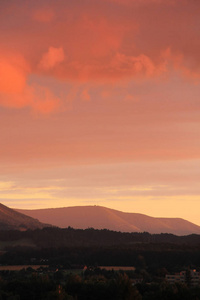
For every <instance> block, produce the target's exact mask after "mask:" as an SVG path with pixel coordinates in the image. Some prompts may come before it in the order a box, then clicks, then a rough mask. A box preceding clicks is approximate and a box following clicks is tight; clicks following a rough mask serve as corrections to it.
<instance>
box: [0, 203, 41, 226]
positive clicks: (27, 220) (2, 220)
mask: <svg viewBox="0 0 200 300" xmlns="http://www.w3.org/2000/svg"><path fill="white" fill-rule="evenodd" d="M45 226H46V225H45V224H42V223H41V222H39V221H38V220H36V219H33V218H32V217H29V216H27V215H24V214H22V213H20V212H17V211H15V210H14V209H11V208H9V207H7V206H5V205H3V204H1V203H0V230H11V229H16V230H27V229H36V228H40V229H41V228H43V227H45Z"/></svg>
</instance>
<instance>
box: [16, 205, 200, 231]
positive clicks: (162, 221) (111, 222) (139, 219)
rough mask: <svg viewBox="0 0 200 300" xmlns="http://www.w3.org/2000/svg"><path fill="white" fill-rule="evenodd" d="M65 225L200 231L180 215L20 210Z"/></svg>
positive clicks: (89, 208) (81, 209)
mask: <svg viewBox="0 0 200 300" xmlns="http://www.w3.org/2000/svg"><path fill="white" fill-rule="evenodd" d="M17 211H18V212H21V213H23V214H26V215H28V216H31V217H33V218H37V219H38V220H39V221H40V222H43V223H49V224H52V225H55V226H58V227H61V228H66V227H68V226H71V227H73V228H80V229H86V228H89V227H93V228H95V229H104V228H106V229H109V230H115V231H121V232H144V231H146V232H149V233H173V234H176V235H188V234H192V233H196V234H200V226H197V225H195V224H193V223H191V222H188V221H186V220H184V219H180V218H154V217H149V216H147V215H143V214H138V213H124V212H121V211H117V210H114V209H109V208H106V207H102V206H75V207H63V208H50V209H37V210H17Z"/></svg>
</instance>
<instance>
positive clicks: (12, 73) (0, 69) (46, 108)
mask: <svg viewBox="0 0 200 300" xmlns="http://www.w3.org/2000/svg"><path fill="white" fill-rule="evenodd" d="M30 73H31V69H30V66H29V64H28V63H27V61H26V60H25V59H24V58H23V56H21V55H18V54H9V55H6V54H1V56H0V105H1V106H4V107H10V108H22V107H30V108H32V109H33V110H34V111H37V112H40V113H51V112H53V111H55V110H56V109H57V108H58V106H59V104H60V99H59V98H58V97H56V96H55V95H53V93H52V92H51V91H50V89H49V88H47V87H42V86H37V87H34V86H33V85H30V84H28V83H27V80H28V76H29V74H30Z"/></svg>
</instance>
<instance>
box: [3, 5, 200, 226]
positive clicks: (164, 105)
mask: <svg viewBox="0 0 200 300" xmlns="http://www.w3.org/2000/svg"><path fill="white" fill-rule="evenodd" d="M199 9H200V2H199V1H196V0H182V1H179V0H123V1H122V0H101V1H98V0H75V1H71V0H57V1H53V0H48V1H47V0H41V1H34V0H30V1H25V0H18V1H15V0H10V1H1V3H0V37H1V38H0V166H1V167H0V202H2V203H3V204H5V205H8V206H10V207H16V208H40V207H41V208H44V207H60V206H72V205H73V206H74V205H89V204H91V205H104V206H107V207H111V208H115V209H119V210H122V211H130V212H140V213H146V214H149V215H152V216H160V217H162V216H165V217H183V218H185V219H188V220H190V221H192V222H194V223H197V224H199V225H200V218H199V213H198V212H199V210H200V185H199V181H200V51H199V49H200V20H199Z"/></svg>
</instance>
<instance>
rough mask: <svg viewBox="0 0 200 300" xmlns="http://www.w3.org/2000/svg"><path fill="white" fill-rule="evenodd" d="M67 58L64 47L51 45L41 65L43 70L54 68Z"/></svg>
mask: <svg viewBox="0 0 200 300" xmlns="http://www.w3.org/2000/svg"><path fill="white" fill-rule="evenodd" d="M64 59H65V54H64V50H63V48H62V47H60V48H54V47H49V49H48V52H46V53H45V54H44V55H43V57H42V59H41V61H40V63H39V67H40V68H41V69H43V70H50V69H53V68H54V67H55V66H56V65H58V64H59V63H61V62H63V61H64Z"/></svg>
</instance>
